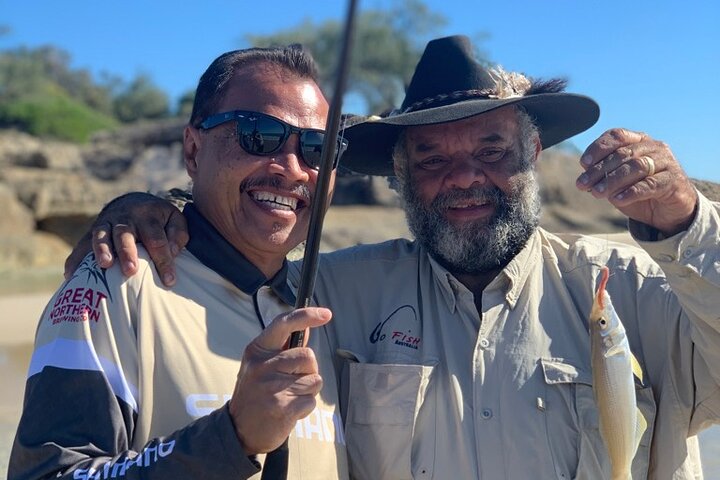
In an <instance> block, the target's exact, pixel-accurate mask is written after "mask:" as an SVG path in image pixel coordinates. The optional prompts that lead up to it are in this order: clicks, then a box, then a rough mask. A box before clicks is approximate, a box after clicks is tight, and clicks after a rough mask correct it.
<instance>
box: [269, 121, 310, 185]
mask: <svg viewBox="0 0 720 480" xmlns="http://www.w3.org/2000/svg"><path fill="white" fill-rule="evenodd" d="M273 160H274V161H273V162H272V164H271V165H270V169H271V171H272V173H273V174H276V175H282V176H285V177H287V178H288V179H289V180H292V181H300V182H307V181H309V180H310V171H309V170H310V167H308V166H307V165H306V164H305V162H304V161H303V159H302V158H301V156H300V136H299V135H298V134H296V133H293V134H291V135H290V137H289V138H288V139H287V141H286V142H285V145H283V147H282V149H280V151H279V152H277V153H276V154H275V155H274V156H273Z"/></svg>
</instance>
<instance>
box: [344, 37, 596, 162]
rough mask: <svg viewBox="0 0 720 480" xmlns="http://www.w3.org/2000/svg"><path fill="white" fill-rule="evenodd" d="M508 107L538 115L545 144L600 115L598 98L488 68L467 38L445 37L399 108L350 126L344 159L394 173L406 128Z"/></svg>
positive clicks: (432, 47) (433, 45)
mask: <svg viewBox="0 0 720 480" xmlns="http://www.w3.org/2000/svg"><path fill="white" fill-rule="evenodd" d="M548 91H549V92H550V93H548ZM506 105H517V106H518V107H521V108H522V109H523V110H524V111H525V112H527V113H528V114H529V115H530V116H531V117H532V118H533V120H534V121H535V124H536V125H537V127H538V129H539V131H540V142H541V144H542V147H543V148H547V147H550V146H552V145H555V144H557V143H559V142H562V141H563V140H566V139H568V138H570V137H572V136H573V135H576V134H578V133H580V132H583V131H585V130H587V129H588V128H590V127H591V126H593V125H594V124H595V122H596V121H597V119H598V117H599V115H600V108H599V107H598V105H597V103H595V101H594V100H593V99H591V98H589V97H586V96H584V95H576V94H572V93H565V92H562V91H553V90H552V88H550V89H543V88H536V87H535V86H533V83H532V81H530V80H528V79H527V78H526V77H524V76H522V75H519V74H516V73H508V72H503V71H502V70H493V69H489V68H487V67H485V66H483V65H482V64H481V63H480V62H478V61H477V60H476V59H475V56H474V54H473V50H472V45H471V44H470V40H469V39H468V38H467V37H465V36H460V35H458V36H452V37H445V38H440V39H437V40H432V41H431V42H429V43H428V44H427V47H426V48H425V52H424V53H423V55H422V57H421V58H420V61H419V62H418V65H417V67H416V68H415V73H414V74H413V77H412V80H411V82H410V85H409V86H408V89H407V92H406V94H405V100H404V101H403V103H402V106H401V108H400V109H399V111H394V112H392V113H391V114H389V115H387V116H385V117H382V118H381V117H370V118H369V119H367V120H365V121H363V122H359V123H355V124H354V125H352V126H349V127H346V128H345V130H344V136H345V138H347V139H348V141H349V143H350V144H349V146H348V149H347V150H346V151H345V153H344V154H343V156H342V160H341V163H342V165H343V166H345V167H347V168H349V169H350V170H353V171H355V172H358V173H366V174H370V175H393V174H394V172H393V160H392V151H393V147H394V146H395V142H396V141H397V138H398V135H399V134H400V132H401V131H402V129H403V128H404V127H408V126H413V125H431V124H436V123H445V122H452V121H455V120H462V119H464V118H468V117H472V116H474V115H479V114H481V113H485V112H489V111H491V110H494V109H496V108H500V107H503V106H506Z"/></svg>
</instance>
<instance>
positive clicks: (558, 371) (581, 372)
mask: <svg viewBox="0 0 720 480" xmlns="http://www.w3.org/2000/svg"><path fill="white" fill-rule="evenodd" d="M540 364H541V365H542V369H543V374H544V375H545V383H547V384H549V385H553V384H557V383H583V384H585V385H592V374H591V373H590V372H589V371H588V370H587V369H585V368H584V367H583V366H580V365H579V362H573V361H570V360H568V359H565V358H541V359H540Z"/></svg>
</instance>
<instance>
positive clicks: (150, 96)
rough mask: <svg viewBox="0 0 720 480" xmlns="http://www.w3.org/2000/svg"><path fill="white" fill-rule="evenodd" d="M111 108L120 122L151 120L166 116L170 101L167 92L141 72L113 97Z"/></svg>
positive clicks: (168, 111)
mask: <svg viewBox="0 0 720 480" xmlns="http://www.w3.org/2000/svg"><path fill="white" fill-rule="evenodd" d="M113 110H114V112H115V116H116V117H117V118H118V119H119V120H120V121H122V122H134V121H136V120H140V119H149V120H152V119H158V118H165V117H167V116H168V115H169V113H170V102H169V100H168V96H167V94H166V93H165V92H164V91H163V90H161V89H160V88H158V87H157V86H155V84H154V83H153V81H152V80H151V79H150V77H149V76H147V75H144V74H141V75H138V76H137V77H136V78H135V80H133V81H132V82H130V84H129V85H128V86H127V88H125V89H124V91H122V92H120V93H119V94H118V95H117V96H116V97H115V99H114V101H113Z"/></svg>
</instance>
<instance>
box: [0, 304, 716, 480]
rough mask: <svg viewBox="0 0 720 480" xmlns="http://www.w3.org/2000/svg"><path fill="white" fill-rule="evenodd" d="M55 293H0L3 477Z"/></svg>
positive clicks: (712, 464) (712, 467)
mask: <svg viewBox="0 0 720 480" xmlns="http://www.w3.org/2000/svg"><path fill="white" fill-rule="evenodd" d="M51 295H52V294H51V293H31V294H22V295H11V296H0V312H2V314H1V315H0V332H2V336H1V337H0V375H1V377H0V378H2V379H3V388H2V389H0V478H6V476H7V462H8V456H9V454H10V448H11V445H12V440H13V437H14V435H15V429H16V428H17V422H18V420H19V417H20V412H21V407H22V395H23V390H24V383H25V375H26V371H27V366H28V362H29V360H30V355H31V352H32V340H33V337H34V335H35V326H36V324H37V320H38V318H40V315H41V313H42V311H43V309H44V308H45V305H46V304H47V302H48V300H49V299H50V296H51ZM700 447H701V452H702V457H703V470H704V472H705V478H706V479H720V427H713V428H711V429H709V430H706V431H705V432H703V433H702V434H701V435H700Z"/></svg>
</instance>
